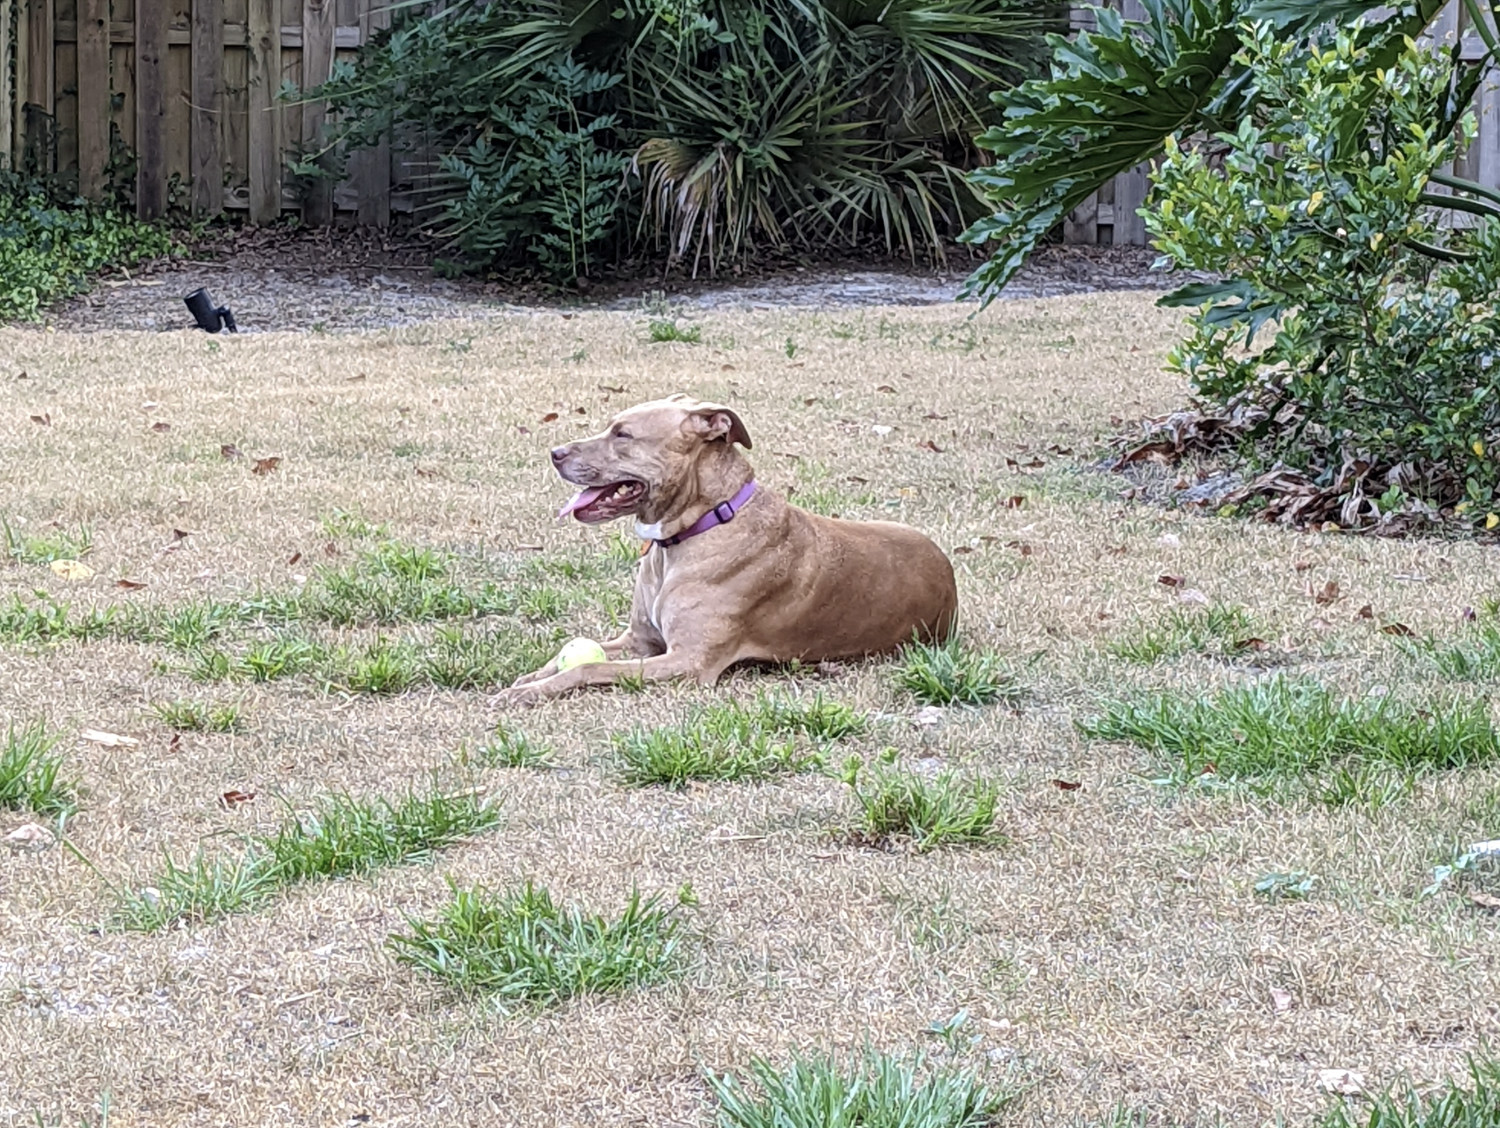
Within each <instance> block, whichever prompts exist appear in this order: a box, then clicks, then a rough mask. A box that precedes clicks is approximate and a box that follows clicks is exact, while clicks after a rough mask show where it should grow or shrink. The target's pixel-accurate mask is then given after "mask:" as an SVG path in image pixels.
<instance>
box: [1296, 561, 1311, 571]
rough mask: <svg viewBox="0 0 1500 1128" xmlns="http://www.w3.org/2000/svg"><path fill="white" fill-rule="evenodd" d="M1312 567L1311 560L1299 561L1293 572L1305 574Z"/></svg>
mask: <svg viewBox="0 0 1500 1128" xmlns="http://www.w3.org/2000/svg"><path fill="white" fill-rule="evenodd" d="M1311 567H1312V561H1311V560H1299V561H1297V562H1296V563H1295V564H1293V565H1292V569H1293V571H1297V572H1305V571H1307V570H1308V569H1309V568H1311Z"/></svg>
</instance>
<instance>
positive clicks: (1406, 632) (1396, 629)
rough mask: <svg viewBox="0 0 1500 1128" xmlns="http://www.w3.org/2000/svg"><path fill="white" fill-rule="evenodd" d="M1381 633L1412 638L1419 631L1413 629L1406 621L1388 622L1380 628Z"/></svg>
mask: <svg viewBox="0 0 1500 1128" xmlns="http://www.w3.org/2000/svg"><path fill="white" fill-rule="evenodd" d="M1380 633H1381V634H1388V635H1397V636H1399V637H1401V638H1412V637H1414V636H1415V635H1416V633H1417V632H1416V631H1414V630H1412V629H1411V628H1410V627H1408V626H1407V625H1406V624H1405V623H1387V624H1386V625H1385V626H1383V627H1381V628H1380Z"/></svg>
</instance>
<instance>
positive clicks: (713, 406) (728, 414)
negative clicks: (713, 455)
mask: <svg viewBox="0 0 1500 1128" xmlns="http://www.w3.org/2000/svg"><path fill="white" fill-rule="evenodd" d="M688 423H689V425H690V426H691V427H692V428H693V430H694V431H696V432H697V433H698V434H700V435H702V436H703V438H704V440H705V441H710V442H711V441H712V440H714V439H724V440H725V441H727V442H729V443H730V444H733V443H739V444H740V446H742V447H744V448H745V449H746V450H749V449H750V432H749V431H747V430H745V424H744V423H742V422H741V421H740V417H739V416H738V415H736V414H735V413H734V411H733V410H731V409H730V408H727V407H725V406H724V405H723V404H719V403H698V404H694V405H693V408H692V410H691V411H690V412H689V413H688Z"/></svg>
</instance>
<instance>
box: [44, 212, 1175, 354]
mask: <svg viewBox="0 0 1500 1128" xmlns="http://www.w3.org/2000/svg"><path fill="white" fill-rule="evenodd" d="M1154 258H1155V256H1154V253H1153V252H1152V251H1150V250H1149V249H1148V248H1145V247H1062V246H1059V247H1051V248H1048V249H1046V250H1045V251H1043V252H1042V253H1041V254H1039V255H1037V256H1036V257H1035V258H1034V259H1033V260H1032V261H1031V262H1030V263H1028V264H1027V266H1026V268H1025V269H1024V270H1023V271H1022V273H1021V275H1020V276H1019V277H1018V278H1017V279H1016V280H1015V281H1014V282H1013V283H1011V285H1010V286H1009V287H1008V288H1007V289H1006V291H1005V295H1004V296H1005V297H1006V298H1007V299H1012V298H1038V297H1055V296H1060V295H1064V294H1083V293H1092V292H1098V291H1108V290H1125V289H1138V288H1145V289H1163V288H1166V287H1169V286H1175V285H1178V284H1179V283H1180V282H1181V281H1182V279H1181V278H1174V277H1172V276H1168V275H1162V274H1157V273H1153V272H1152V271H1151V269H1150V267H1151V264H1152V262H1153V260H1154ZM432 259H433V249H432V247H431V245H430V244H427V243H425V242H422V241H419V240H414V239H403V238H400V237H397V236H381V235H378V234H375V233H370V232H341V233H329V234H323V233H299V232H294V231H281V230H278V229H270V230H258V229H244V230H242V231H239V232H225V233H223V234H222V235H221V236H220V237H219V241H218V242H216V243H214V244H212V245H208V246H205V247H203V248H201V249H200V250H197V251H195V252H193V253H192V254H191V255H190V256H189V258H188V259H187V260H186V261H182V260H177V261H163V262H158V263H152V264H149V265H148V266H146V267H144V268H143V269H141V270H139V271H136V272H134V273H132V274H130V275H128V276H126V275H121V276H116V277H108V278H104V279H101V280H100V281H99V283H98V284H97V285H96V286H95V287H94V289H93V291H92V292H91V293H89V294H86V295H84V296H82V297H80V298H78V299H75V300H73V301H70V302H67V303H65V304H63V305H62V306H60V307H58V308H57V309H55V310H54V311H52V314H51V315H50V317H49V319H48V320H49V322H50V323H52V324H54V325H56V326H58V327H59V328H67V329H69V330H73V331H80V330H87V331H99V330H110V329H142V330H148V331H158V332H162V331H168V330H172V329H179V328H186V327H189V326H191V324H192V322H191V320H190V319H189V316H188V313H187V310H186V309H185V308H184V306H183V304H182V297H183V295H185V294H188V293H190V292H192V291H193V290H195V289H197V288H198V287H200V286H206V287H207V288H208V290H209V292H210V293H211V294H212V295H213V297H214V300H215V301H217V302H219V303H220V304H226V305H228V306H230V308H231V309H233V311H234V314H235V317H236V319H237V321H238V323H239V326H240V331H241V332H245V333H263V332H276V331H285V330H305V329H310V330H314V331H335V330H344V329H378V328H400V327H403V326H410V325H415V324H418V323H420V322H423V321H430V320H433V319H437V318H445V317H446V318H451V317H489V316H494V315H503V314H504V313H505V311H507V310H512V311H513V310H515V309H516V308H518V307H525V308H536V307H558V308H568V309H577V310H586V309H608V310H628V311H639V310H640V309H641V308H642V307H643V306H644V305H651V306H654V307H659V308H665V307H666V306H668V305H670V306H673V307H677V308H682V309H687V310H709V309H786V308H803V309H833V308H840V307H846V306H848V307H869V306H878V305H941V304H947V303H950V302H952V301H954V299H955V298H956V297H957V296H958V293H959V291H960V289H961V288H962V286H963V283H964V280H965V278H966V277H967V276H968V273H969V271H970V270H971V269H972V263H971V262H970V260H969V257H968V251H967V250H966V249H964V248H956V249H955V250H954V252H953V255H952V257H951V261H950V265H949V266H948V267H946V268H943V269H938V270H923V269H920V268H918V267H916V266H914V265H913V266H909V267H903V266H901V265H900V264H899V263H898V264H892V263H891V262H889V261H888V260H887V261H883V262H871V261H870V260H850V261H848V262H846V263H835V264H831V265H830V264H818V263H809V264H808V265H797V264H796V263H794V262H786V263H782V264H779V265H766V266H763V267H759V268H756V269H754V270H751V271H748V272H747V273H746V275H745V276H744V277H730V278H720V279H707V278H703V279H693V278H687V277H683V276H681V275H673V276H671V277H668V278H657V277H654V276H652V274H651V272H650V271H649V270H646V269H645V268H641V269H640V270H639V271H638V272H637V273H636V274H635V275H634V276H629V277H611V278H609V279H607V280H605V281H601V282H596V283H594V284H592V285H590V286H587V287H586V288H584V289H583V290H582V291H579V292H574V291H572V290H566V291H565V290H558V289H555V288H549V287H546V286H542V285H539V284H535V283H532V284H527V285H515V284H511V283H506V282H497V281H482V280H477V279H474V278H456V279H447V278H441V277H438V276H437V275H435V274H434V273H433V270H432Z"/></svg>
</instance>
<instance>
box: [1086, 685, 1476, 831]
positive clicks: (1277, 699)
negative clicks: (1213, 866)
mask: <svg viewBox="0 0 1500 1128" xmlns="http://www.w3.org/2000/svg"><path fill="white" fill-rule="evenodd" d="M1079 728H1080V729H1081V731H1082V732H1083V734H1084V735H1085V736H1089V737H1092V738H1094V739H1097V740H1120V741H1128V742H1130V743H1132V744H1136V745H1139V746H1140V747H1143V748H1147V749H1150V750H1152V751H1154V752H1157V753H1160V754H1162V755H1164V756H1166V757H1167V758H1168V760H1169V761H1170V763H1171V766H1172V777H1171V778H1172V779H1174V780H1176V781H1179V782H1180V781H1183V780H1190V779H1197V778H1199V777H1201V776H1203V775H1205V773H1206V774H1208V775H1209V776H1211V777H1214V778H1219V779H1230V780H1250V781H1265V782H1270V781H1274V780H1277V779H1291V780H1296V781H1299V782H1302V783H1304V784H1306V781H1307V780H1309V779H1313V780H1314V781H1316V779H1317V777H1319V776H1323V775H1324V774H1325V773H1327V774H1332V773H1336V772H1338V771H1339V770H1340V769H1346V771H1347V774H1346V775H1345V776H1343V777H1339V776H1337V775H1333V778H1332V779H1331V780H1324V781H1323V782H1322V783H1316V782H1315V783H1314V789H1313V794H1314V796H1315V797H1322V798H1323V799H1324V801H1326V802H1332V803H1335V804H1337V803H1339V802H1344V801H1347V798H1348V797H1349V796H1351V795H1359V796H1361V797H1363V796H1365V795H1366V793H1367V791H1368V788H1369V786H1370V785H1371V784H1373V783H1375V782H1376V781H1377V780H1382V779H1386V778H1388V777H1383V776H1380V775H1378V774H1369V773H1368V769H1374V768H1379V769H1384V770H1387V771H1391V772H1394V773H1397V775H1396V780H1397V782H1396V784H1395V786H1396V787H1397V788H1399V787H1401V786H1404V785H1403V784H1401V782H1400V777H1401V776H1402V775H1411V774H1415V773H1418V772H1420V771H1424V770H1443V769H1450V768H1460V767H1466V766H1468V765H1471V764H1478V763H1485V762H1488V761H1491V760H1494V759H1496V758H1497V757H1500V734H1497V733H1496V731H1495V728H1494V726H1493V724H1492V723H1491V721H1490V717H1489V712H1488V709H1487V707H1486V706H1485V704H1484V702H1479V701H1462V700H1452V701H1448V702H1439V703H1435V704H1432V705H1429V706H1427V707H1418V706H1412V705H1403V704H1400V703H1398V702H1396V701H1394V700H1392V699H1391V698H1389V697H1381V698H1377V699H1373V700H1372V699H1369V698H1365V699H1361V700H1341V699H1336V698H1335V697H1334V696H1333V695H1332V694H1330V693H1329V692H1328V690H1326V689H1324V688H1323V687H1322V686H1319V685H1316V684H1313V683H1309V682H1300V681H1291V680H1287V679H1283V678H1274V679H1271V680H1269V681H1266V682H1262V683H1260V684H1258V685H1252V686H1245V687H1237V688H1233V689H1226V690H1222V691H1220V692H1218V693H1216V694H1214V695H1212V696H1208V697H1188V696H1185V695H1182V694H1175V693H1166V694H1158V695H1156V696H1153V697H1148V698H1146V699H1145V700H1141V701H1117V702H1112V703H1110V704H1109V705H1107V706H1106V707H1105V710H1104V712H1103V714H1102V715H1100V716H1098V717H1095V718H1093V719H1091V720H1088V721H1085V722H1083V723H1082V724H1081V725H1080V726H1079ZM1362 772H1364V773H1365V774H1363V775H1362V774H1361V773H1362ZM1384 786H1385V784H1384V783H1382V784H1381V787H1382V788H1383V787H1384Z"/></svg>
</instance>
